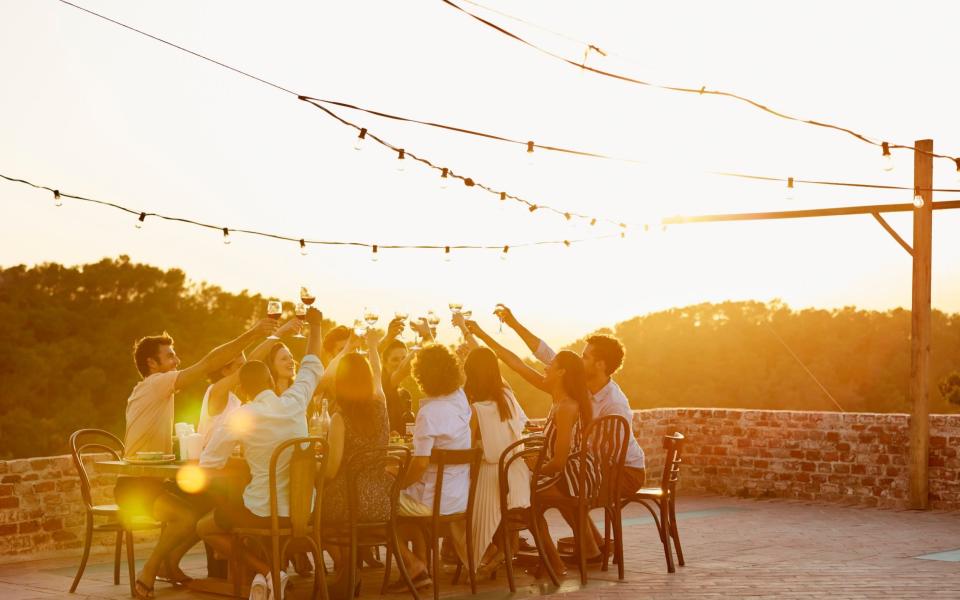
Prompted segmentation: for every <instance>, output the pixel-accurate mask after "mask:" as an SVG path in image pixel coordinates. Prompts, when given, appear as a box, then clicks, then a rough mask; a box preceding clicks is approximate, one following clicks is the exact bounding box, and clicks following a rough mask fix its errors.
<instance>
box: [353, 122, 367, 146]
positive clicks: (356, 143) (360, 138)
mask: <svg viewBox="0 0 960 600" xmlns="http://www.w3.org/2000/svg"><path fill="white" fill-rule="evenodd" d="M365 139H367V128H366V127H362V128H361V129H360V135H358V136H357V139H355V140H354V141H353V149H354V150H356V151H357V152H359V151H361V150H363V140H365Z"/></svg>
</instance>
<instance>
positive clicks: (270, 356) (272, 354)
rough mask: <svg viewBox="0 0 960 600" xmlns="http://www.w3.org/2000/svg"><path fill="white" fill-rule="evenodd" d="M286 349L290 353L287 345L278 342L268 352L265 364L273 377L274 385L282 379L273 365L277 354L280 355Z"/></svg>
mask: <svg viewBox="0 0 960 600" xmlns="http://www.w3.org/2000/svg"><path fill="white" fill-rule="evenodd" d="M284 348H286V349H287V351H288V352H289V351H290V349H289V348H287V345H286V344H284V343H283V342H277V343H276V344H274V345H273V346H270V350H268V351H267V357H266V359H264V363H265V364H266V365H267V369H269V370H270V376H271V377H273V383H274V384H276V383H277V380H279V379H280V377H279V375H277V371H276V369H274V367H273V363H274V362H276V359H277V354H279V353H280V351H281V350H283V349H284ZM296 362H297V361H294V365H296ZM294 368H296V367H294ZM291 383H292V382H291Z"/></svg>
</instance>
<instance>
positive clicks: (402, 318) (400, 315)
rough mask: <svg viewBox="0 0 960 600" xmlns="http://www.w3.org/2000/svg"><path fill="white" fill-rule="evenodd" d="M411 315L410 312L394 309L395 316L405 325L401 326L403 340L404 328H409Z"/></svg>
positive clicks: (401, 339)
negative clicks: (408, 321)
mask: <svg viewBox="0 0 960 600" xmlns="http://www.w3.org/2000/svg"><path fill="white" fill-rule="evenodd" d="M409 317H410V315H409V314H408V313H405V312H403V311H402V310H395V311H393V318H394V319H399V320H400V323H401V325H403V327H401V328H400V341H401V342H402V341H403V330H404V329H406V328H407V319H408V318H409Z"/></svg>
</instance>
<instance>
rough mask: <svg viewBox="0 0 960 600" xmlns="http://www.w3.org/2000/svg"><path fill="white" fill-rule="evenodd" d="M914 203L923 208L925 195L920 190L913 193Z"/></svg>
mask: <svg viewBox="0 0 960 600" xmlns="http://www.w3.org/2000/svg"><path fill="white" fill-rule="evenodd" d="M913 205H914V206H915V207H917V208H923V196H921V195H920V191H919V190H918V191H917V192H916V193H915V194H914V195H913Z"/></svg>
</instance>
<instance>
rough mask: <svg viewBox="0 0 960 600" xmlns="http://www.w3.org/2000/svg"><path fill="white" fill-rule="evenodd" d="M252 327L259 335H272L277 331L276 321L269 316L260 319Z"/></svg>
mask: <svg viewBox="0 0 960 600" xmlns="http://www.w3.org/2000/svg"><path fill="white" fill-rule="evenodd" d="M254 329H255V330H256V331H257V333H258V334H259V335H264V336H272V335H273V334H274V332H276V331H277V322H276V321H275V320H273V319H271V318H269V317H268V318H266V319H260V320H259V321H257V324H256V325H254Z"/></svg>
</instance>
